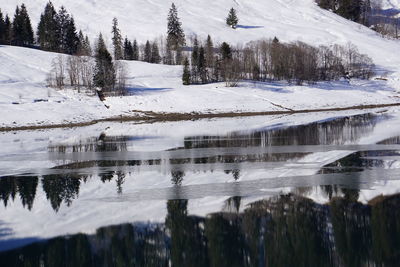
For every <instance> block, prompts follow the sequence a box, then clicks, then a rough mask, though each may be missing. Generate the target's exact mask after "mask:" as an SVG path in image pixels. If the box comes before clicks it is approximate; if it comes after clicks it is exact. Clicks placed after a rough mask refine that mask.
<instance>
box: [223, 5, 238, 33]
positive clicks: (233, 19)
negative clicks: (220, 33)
mask: <svg viewBox="0 0 400 267" xmlns="http://www.w3.org/2000/svg"><path fill="white" fill-rule="evenodd" d="M238 22H239V19H238V17H237V15H236V10H235V9H233V7H232V8H231V9H230V10H229V13H228V17H227V18H226V24H227V25H228V26H230V27H232V29H236V26H237V24H238Z"/></svg>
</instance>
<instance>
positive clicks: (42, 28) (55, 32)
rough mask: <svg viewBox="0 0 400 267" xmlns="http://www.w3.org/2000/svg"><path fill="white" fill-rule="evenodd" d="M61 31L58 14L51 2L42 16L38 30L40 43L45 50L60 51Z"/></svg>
mask: <svg viewBox="0 0 400 267" xmlns="http://www.w3.org/2000/svg"><path fill="white" fill-rule="evenodd" d="M59 34H60V29H59V24H58V16H57V12H56V10H55V8H54V6H53V4H52V3H51V2H48V3H47V4H46V7H45V9H44V12H43V13H42V15H41V16H40V21H39V24H38V29H37V37H38V43H39V44H40V47H41V48H42V49H44V50H49V51H58V50H59V47H60V36H59Z"/></svg>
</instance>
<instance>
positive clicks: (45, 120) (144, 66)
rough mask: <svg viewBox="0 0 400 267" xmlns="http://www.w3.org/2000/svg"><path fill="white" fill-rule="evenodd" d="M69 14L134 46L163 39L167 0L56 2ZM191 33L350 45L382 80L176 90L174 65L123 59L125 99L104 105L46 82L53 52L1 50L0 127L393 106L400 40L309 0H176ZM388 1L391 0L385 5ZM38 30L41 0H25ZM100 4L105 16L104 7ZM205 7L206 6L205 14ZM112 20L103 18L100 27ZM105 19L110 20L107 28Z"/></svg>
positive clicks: (8, 6)
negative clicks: (230, 13) (148, 115)
mask: <svg viewBox="0 0 400 267" xmlns="http://www.w3.org/2000/svg"><path fill="white" fill-rule="evenodd" d="M22 2H23V1H16V0H4V1H2V3H1V4H0V8H2V10H3V12H4V11H5V12H8V13H9V14H10V15H12V14H13V12H14V9H15V6H16V5H17V4H20V3H22ZM53 3H54V4H55V6H56V7H59V6H60V5H61V4H63V5H64V6H65V7H66V8H67V10H68V11H69V12H71V13H72V14H73V15H74V18H75V20H76V22H77V27H78V28H80V29H82V30H83V31H84V32H85V33H87V34H89V36H90V37H91V38H94V37H95V36H96V35H97V34H98V33H99V32H100V31H101V32H103V33H104V34H105V36H106V37H107V39H110V38H109V37H110V30H111V29H110V28H111V20H112V18H113V17H117V18H118V19H119V24H120V28H121V30H122V33H123V35H127V36H128V37H129V38H131V39H133V38H136V39H137V40H138V41H139V42H144V41H145V40H147V39H150V40H153V39H155V38H159V37H160V36H163V35H165V32H166V16H167V13H168V9H169V7H170V4H171V2H170V1H162V0H157V1H147V0H135V1H128V0H122V1H118V2H115V3H114V2H113V3H112V4H110V2H109V1H105V0H97V1H95V0H91V1H84V2H76V1H75V2H74V1H61V0H55V1H53ZM175 3H176V5H177V7H178V11H179V16H180V17H181V21H182V25H183V28H184V30H185V33H186V36H187V37H188V39H189V38H190V37H191V36H193V35H194V34H197V35H198V36H199V37H200V38H205V37H206V35H207V34H210V35H211V36H212V38H213V39H214V41H215V44H216V45H218V43H220V42H222V41H228V42H230V43H235V44H244V43H246V42H248V41H251V40H258V39H262V38H272V37H274V36H277V37H278V38H279V39H280V40H282V41H295V40H300V41H304V42H307V43H310V44H312V45H320V44H326V45H331V44H334V43H338V44H342V45H343V44H346V43H348V42H352V43H354V44H355V45H356V46H357V47H358V48H359V50H360V51H361V52H362V53H365V54H368V55H369V56H370V57H371V58H372V59H373V60H374V62H375V63H376V71H377V77H378V78H382V77H383V78H385V79H386V80H375V79H372V80H370V81H360V80H352V81H350V83H348V82H347V81H338V82H329V83H317V84H315V85H311V86H294V85H289V84H287V83H284V82H276V83H251V82H245V83H241V84H240V85H239V87H236V88H227V87H225V85H224V84H223V83H220V84H208V85H193V86H182V82H181V73H182V67H181V66H164V65H154V64H148V63H143V62H126V65H127V68H128V86H129V88H130V89H131V90H132V91H133V92H134V95H132V96H129V97H123V98H121V97H112V98H108V99H107V103H106V104H107V105H109V106H110V108H109V109H107V108H106V107H105V106H104V104H103V103H101V102H100V101H99V100H98V99H97V97H88V96H85V95H83V94H77V93H76V92H73V91H56V90H54V89H51V88H47V87H46V82H45V80H46V76H47V73H48V72H49V70H50V68H51V66H50V65H51V64H50V63H51V60H52V59H53V58H55V57H56V54H54V53H47V52H42V51H37V50H31V49H25V48H18V47H8V46H0V118H1V119H0V127H16V126H32V125H49V124H67V123H71V122H88V121H91V120H95V119H101V118H109V117H116V116H120V115H122V116H136V115H137V114H138V113H136V112H134V111H138V110H139V111H155V112H187V113H188V112H197V113H219V112H247V111H277V110H289V109H315V108H335V107H350V106H354V105H365V104H385V103H396V102H399V99H398V91H400V56H399V51H400V42H398V41H394V40H388V39H383V38H382V37H380V36H379V35H378V34H377V33H375V32H373V31H371V30H369V29H368V28H365V27H363V26H361V25H359V24H356V23H353V22H350V21H348V20H345V19H343V18H341V17H339V16H336V15H335V14H332V13H330V12H328V11H325V10H322V9H320V8H318V7H317V6H316V4H315V3H314V1H313V0H303V1H292V0H267V1H240V0H236V1H231V0H221V1H214V2H211V3H209V2H208V1H184V0H177V1H175ZM385 3H386V4H385V5H389V4H393V5H396V2H395V1H386V2H385ZM26 5H27V7H28V11H29V14H30V16H31V19H32V23H33V27H34V28H36V25H37V22H38V19H39V16H40V13H41V12H42V10H43V8H44V5H45V3H44V1H41V0H32V1H29V2H27V3H26ZM231 6H233V7H234V8H235V9H237V11H238V16H239V19H240V22H239V24H240V25H241V26H239V27H238V29H236V30H233V29H231V28H229V27H227V26H226V25H225V21H224V20H225V17H226V14H227V10H228V9H229V7H231ZM104 10H107V12H104ZM204 10H207V12H204ZM107 21H109V22H110V23H105V22H107ZM109 24H110V25H109Z"/></svg>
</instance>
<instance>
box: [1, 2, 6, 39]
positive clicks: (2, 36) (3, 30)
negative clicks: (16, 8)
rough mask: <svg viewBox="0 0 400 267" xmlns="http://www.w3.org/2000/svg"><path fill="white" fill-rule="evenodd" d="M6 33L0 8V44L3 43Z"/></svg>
mask: <svg viewBox="0 0 400 267" xmlns="http://www.w3.org/2000/svg"><path fill="white" fill-rule="evenodd" d="M5 35H6V25H5V22H4V17H3V13H2V12H1V9H0V44H4V36H5Z"/></svg>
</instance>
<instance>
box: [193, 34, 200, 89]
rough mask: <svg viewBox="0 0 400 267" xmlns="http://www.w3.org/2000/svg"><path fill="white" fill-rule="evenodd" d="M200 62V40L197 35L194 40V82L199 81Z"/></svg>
mask: <svg viewBox="0 0 400 267" xmlns="http://www.w3.org/2000/svg"><path fill="white" fill-rule="evenodd" d="M198 64H199V42H198V41H197V37H195V39H194V41H193V49H192V81H193V83H197V82H198V70H197V66H198Z"/></svg>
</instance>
